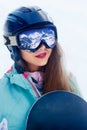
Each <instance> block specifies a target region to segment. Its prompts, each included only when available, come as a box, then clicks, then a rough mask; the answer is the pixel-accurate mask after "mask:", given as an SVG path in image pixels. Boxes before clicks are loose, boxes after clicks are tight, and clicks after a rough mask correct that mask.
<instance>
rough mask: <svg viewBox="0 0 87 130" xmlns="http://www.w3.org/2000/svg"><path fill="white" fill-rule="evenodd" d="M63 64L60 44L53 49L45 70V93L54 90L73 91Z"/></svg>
mask: <svg viewBox="0 0 87 130" xmlns="http://www.w3.org/2000/svg"><path fill="white" fill-rule="evenodd" d="M62 64H63V63H62V49H61V47H60V45H59V44H58V45H57V46H55V47H54V48H53V50H52V54H51V56H50V58H49V61H48V63H47V65H46V68H45V75H44V93H47V92H49V91H53V90H67V91H71V89H70V86H69V81H68V78H67V74H66V71H65V70H64V67H63V65H62Z"/></svg>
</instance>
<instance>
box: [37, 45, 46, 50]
mask: <svg viewBox="0 0 87 130" xmlns="http://www.w3.org/2000/svg"><path fill="white" fill-rule="evenodd" d="M45 49H46V46H45V45H44V44H42V45H41V46H40V48H39V49H38V50H45Z"/></svg>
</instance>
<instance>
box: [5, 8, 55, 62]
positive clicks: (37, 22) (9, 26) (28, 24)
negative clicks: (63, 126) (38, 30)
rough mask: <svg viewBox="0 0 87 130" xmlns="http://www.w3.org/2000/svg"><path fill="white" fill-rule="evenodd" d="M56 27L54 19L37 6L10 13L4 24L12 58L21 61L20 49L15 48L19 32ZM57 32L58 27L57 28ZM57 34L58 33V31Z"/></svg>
mask: <svg viewBox="0 0 87 130" xmlns="http://www.w3.org/2000/svg"><path fill="white" fill-rule="evenodd" d="M50 25H52V26H54V27H55V25H54V24H53V21H52V19H51V18H50V17H49V16H48V14H47V13H46V12H45V11H43V10H42V9H40V8H39V7H37V6H34V7H29V8H28V7H20V8H18V9H16V10H14V11H13V12H12V13H10V14H9V15H8V17H7V20H6V22H5V24H4V38H5V45H6V46H7V47H8V49H9V51H10V52H11V57H12V59H13V60H14V61H18V60H19V59H20V54H19V51H18V47H17V46H15V44H16V43H15V44H14V42H16V36H17V34H18V33H19V32H21V31H24V29H26V28H29V29H30V28H35V27H45V26H47V27H48V26H50ZM55 31H56V27H55ZM56 34H57V31H56Z"/></svg>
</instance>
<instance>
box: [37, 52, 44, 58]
mask: <svg viewBox="0 0 87 130" xmlns="http://www.w3.org/2000/svg"><path fill="white" fill-rule="evenodd" d="M45 56H46V53H41V54H39V55H37V56H36V57H37V58H45Z"/></svg>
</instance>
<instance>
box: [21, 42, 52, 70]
mask: <svg viewBox="0 0 87 130" xmlns="http://www.w3.org/2000/svg"><path fill="white" fill-rule="evenodd" d="M51 52H52V49H50V48H46V47H45V46H44V45H42V46H41V47H40V48H39V49H38V50H37V51H36V52H29V51H25V50H20V53H21V55H22V58H23V59H24V60H25V61H26V63H27V66H28V70H30V71H37V70H39V68H40V67H41V66H44V65H46V64H47V62H48V59H49V57H50V55H51Z"/></svg>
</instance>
